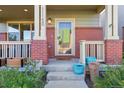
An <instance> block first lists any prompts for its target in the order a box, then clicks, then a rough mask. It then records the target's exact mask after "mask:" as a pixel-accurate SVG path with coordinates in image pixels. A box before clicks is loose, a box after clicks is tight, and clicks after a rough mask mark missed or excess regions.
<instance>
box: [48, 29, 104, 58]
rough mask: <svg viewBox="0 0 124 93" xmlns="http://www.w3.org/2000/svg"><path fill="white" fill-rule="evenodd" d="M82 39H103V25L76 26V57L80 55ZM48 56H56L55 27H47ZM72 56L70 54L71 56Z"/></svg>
mask: <svg viewBox="0 0 124 93" xmlns="http://www.w3.org/2000/svg"><path fill="white" fill-rule="evenodd" d="M80 40H95V41H96V40H103V30H102V28H101V27H76V28H75V57H78V58H79V57H80ZM47 43H48V46H50V47H48V57H55V28H54V27H47ZM69 57H70V56H69Z"/></svg>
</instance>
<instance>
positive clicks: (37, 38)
mask: <svg viewBox="0 0 124 93" xmlns="http://www.w3.org/2000/svg"><path fill="white" fill-rule="evenodd" d="M33 40H42V38H41V37H40V36H34V38H33Z"/></svg>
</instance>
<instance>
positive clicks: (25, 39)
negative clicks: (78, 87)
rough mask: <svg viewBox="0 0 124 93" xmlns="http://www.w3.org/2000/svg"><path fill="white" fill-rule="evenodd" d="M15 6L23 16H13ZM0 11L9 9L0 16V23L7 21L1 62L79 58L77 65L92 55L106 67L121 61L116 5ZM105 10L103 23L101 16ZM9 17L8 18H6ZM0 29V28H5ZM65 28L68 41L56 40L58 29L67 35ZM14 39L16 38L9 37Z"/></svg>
mask: <svg viewBox="0 0 124 93" xmlns="http://www.w3.org/2000/svg"><path fill="white" fill-rule="evenodd" d="M14 7H17V8H18V11H21V13H22V14H23V17H22V16H19V14H14V13H15V12H16V11H13V12H12V11H11V9H13V8H14ZM0 8H3V9H5V10H6V9H10V10H9V11H5V12H4V11H3V14H2V15H0V16H1V18H2V20H1V22H3V23H5V22H7V24H6V26H7V29H6V31H1V33H0V35H1V38H0V40H1V41H0V59H5V58H21V59H23V58H32V59H33V60H42V61H43V64H48V59H49V58H57V57H64V56H65V57H70V58H80V61H79V62H81V63H85V58H86V57H87V56H94V57H96V58H97V61H98V62H104V63H107V64H115V57H116V61H117V63H118V64H120V63H121V62H122V51H121V50H122V41H121V40H119V37H118V29H117V28H118V26H117V23H118V19H117V15H118V14H117V6H104V5H101V6H99V5H92V6H90V5H88V6H85V5H84V6H83V5H82V6H51V5H50V6H49V5H48V6H44V5H43V6H38V5H36V6H13V7H12V6H0ZM23 9H24V11H23ZM26 9H27V10H26ZM104 9H105V12H104V13H105V14H106V16H105V19H106V20H102V19H101V17H100V16H101V12H102V11H103V10H104ZM22 11H23V12H22ZM112 11H113V12H112ZM8 14H10V15H11V16H7V15H8ZM30 15H31V16H30ZM13 16H15V17H13ZM20 18H21V19H20ZM103 23H104V24H103ZM3 25H5V24H2V27H3ZM2 27H1V29H3V28H4V27H3V28H2ZM8 28H13V29H16V30H12V29H8ZM65 29H66V31H65ZM68 29H69V30H70V33H66V34H67V37H65V38H66V39H67V40H64V38H63V40H59V39H58V38H59V37H60V38H61V37H62V34H61V32H62V31H61V30H63V33H64V32H68V31H69V30H68ZM4 30H5V29H4ZM66 34H65V35H66ZM13 36H15V38H11V37H13ZM68 36H69V37H70V38H68ZM60 41H61V42H60ZM112 47H114V48H112ZM113 56H115V57H114V58H113Z"/></svg>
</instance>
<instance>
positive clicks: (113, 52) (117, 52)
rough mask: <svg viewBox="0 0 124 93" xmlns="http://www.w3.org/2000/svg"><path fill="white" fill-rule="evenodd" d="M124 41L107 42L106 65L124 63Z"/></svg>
mask: <svg viewBox="0 0 124 93" xmlns="http://www.w3.org/2000/svg"><path fill="white" fill-rule="evenodd" d="M122 43H123V41H122V40H105V62H106V64H121V63H122Z"/></svg>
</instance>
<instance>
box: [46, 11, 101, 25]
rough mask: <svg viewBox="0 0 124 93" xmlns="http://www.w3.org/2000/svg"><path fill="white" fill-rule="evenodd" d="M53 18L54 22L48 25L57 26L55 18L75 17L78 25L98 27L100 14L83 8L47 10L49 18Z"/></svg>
mask: <svg viewBox="0 0 124 93" xmlns="http://www.w3.org/2000/svg"><path fill="white" fill-rule="evenodd" d="M48 18H52V24H50V25H49V24H48V26H53V27H54V26H55V18H74V19H75V25H76V27H98V26H99V14H97V13H96V12H94V11H81V10H77V11H76V10H74V11H70V10H61V11H58V10H54V11H53V10H51V11H50V10H49V11H47V19H48Z"/></svg>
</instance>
